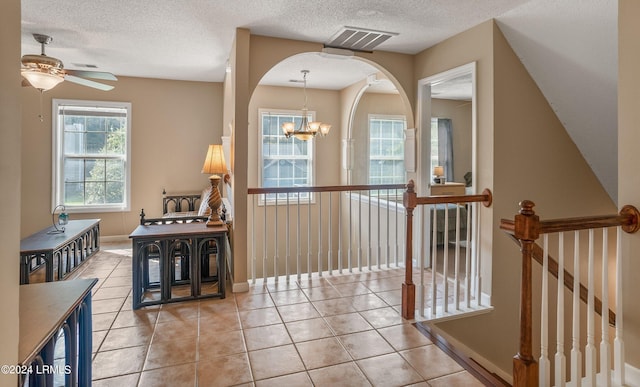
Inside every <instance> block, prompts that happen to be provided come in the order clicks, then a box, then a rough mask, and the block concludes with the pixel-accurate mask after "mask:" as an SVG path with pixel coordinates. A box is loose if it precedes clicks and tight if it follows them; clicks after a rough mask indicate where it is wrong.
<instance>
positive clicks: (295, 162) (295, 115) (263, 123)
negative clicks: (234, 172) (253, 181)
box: [260, 109, 315, 201]
mask: <svg viewBox="0 0 640 387" xmlns="http://www.w3.org/2000/svg"><path fill="white" fill-rule="evenodd" d="M314 116H315V112H309V120H310V121H313V119H314ZM301 120H302V115H301V114H300V111H297V112H294V111H283V110H277V111H274V110H263V109H260V133H261V141H260V144H261V153H262V157H261V158H260V162H261V166H260V171H261V173H262V176H261V179H262V182H261V183H262V187H264V188H271V187H310V186H312V185H313V140H309V141H301V140H298V139H297V138H295V137H293V136H292V137H289V138H286V137H285V136H284V134H283V133H282V123H284V122H294V123H295V125H296V127H297V126H298V125H299V124H300V121H301ZM266 199H267V201H275V199H276V196H275V194H273V195H267V198H266ZM281 199H282V200H283V201H286V199H287V194H279V195H278V200H281ZM289 199H290V200H291V199H295V200H297V199H298V194H295V193H291V194H289ZM300 199H301V200H304V201H309V200H312V195H310V194H309V193H308V192H303V193H300Z"/></svg>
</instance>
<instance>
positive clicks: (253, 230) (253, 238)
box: [251, 195, 257, 285]
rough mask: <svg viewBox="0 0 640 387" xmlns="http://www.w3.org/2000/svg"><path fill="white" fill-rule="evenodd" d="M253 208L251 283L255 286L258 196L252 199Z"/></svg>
mask: <svg viewBox="0 0 640 387" xmlns="http://www.w3.org/2000/svg"><path fill="white" fill-rule="evenodd" d="M251 201H252V206H251V256H252V257H253V259H252V261H251V283H252V284H254V285H255V283H256V265H257V257H256V208H257V204H256V201H257V195H253V197H252V200H251Z"/></svg>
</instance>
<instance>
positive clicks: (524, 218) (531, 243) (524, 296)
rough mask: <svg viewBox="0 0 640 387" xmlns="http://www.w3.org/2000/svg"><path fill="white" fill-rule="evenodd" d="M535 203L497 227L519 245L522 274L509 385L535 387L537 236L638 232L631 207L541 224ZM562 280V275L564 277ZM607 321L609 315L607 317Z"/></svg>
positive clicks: (525, 205) (639, 215)
mask: <svg viewBox="0 0 640 387" xmlns="http://www.w3.org/2000/svg"><path fill="white" fill-rule="evenodd" d="M534 206H535V204H534V203H533V202H532V201H530V200H524V201H522V202H520V211H519V213H518V214H517V215H515V218H514V220H509V219H503V220H502V221H501V224H500V228H501V229H503V230H506V231H509V232H512V233H513V235H514V237H515V238H516V239H517V240H518V241H519V242H520V247H521V251H522V272H521V288H520V344H519V350H518V353H517V354H516V356H515V357H514V359H513V385H514V387H518V386H538V383H539V373H538V362H537V361H536V360H535V358H534V357H533V348H532V345H533V344H532V288H533V284H532V261H533V259H534V255H536V253H535V251H536V248H535V241H536V240H537V239H538V238H539V237H540V235H541V234H548V233H559V232H566V231H578V230H586V229H594V228H606V227H614V226H621V228H622V230H624V231H625V232H627V233H635V232H636V231H638V230H639V229H640V222H639V219H640V212H639V211H638V210H637V209H636V208H635V207H633V206H629V205H627V206H624V207H623V208H622V210H621V211H620V213H619V214H615V215H610V216H591V217H580V218H567V219H554V220H546V221H541V220H540V218H539V217H538V215H536V214H535V212H534V210H533V207H534ZM565 277H566V276H565ZM609 321H611V315H610V317H609Z"/></svg>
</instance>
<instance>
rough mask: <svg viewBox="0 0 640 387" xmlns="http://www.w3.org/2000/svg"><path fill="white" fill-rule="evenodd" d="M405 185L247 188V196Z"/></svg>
mask: <svg viewBox="0 0 640 387" xmlns="http://www.w3.org/2000/svg"><path fill="white" fill-rule="evenodd" d="M405 187H406V185H405V184H377V185H373V184H371V185H364V184H363V185H328V186H313V187H268V188H264V187H261V188H248V189H247V194H249V195H256V194H257V195H259V194H270V193H296V192H347V191H377V190H383V189H405Z"/></svg>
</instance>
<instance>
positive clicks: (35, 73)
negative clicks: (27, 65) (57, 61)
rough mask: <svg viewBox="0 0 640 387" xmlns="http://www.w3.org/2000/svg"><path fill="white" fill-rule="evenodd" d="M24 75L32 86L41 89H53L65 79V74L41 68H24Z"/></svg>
mask: <svg viewBox="0 0 640 387" xmlns="http://www.w3.org/2000/svg"><path fill="white" fill-rule="evenodd" d="M22 76H23V77H24V78H25V79H26V80H27V81H29V83H30V84H31V86H33V87H35V88H36V89H38V90H41V91H47V90H51V89H53V88H54V87H56V86H57V85H58V84H59V83H60V82H62V81H64V77H63V76H61V75H58V74H51V73H49V72H48V71H47V70H44V71H42V70H40V69H23V70H22Z"/></svg>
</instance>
